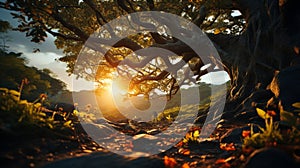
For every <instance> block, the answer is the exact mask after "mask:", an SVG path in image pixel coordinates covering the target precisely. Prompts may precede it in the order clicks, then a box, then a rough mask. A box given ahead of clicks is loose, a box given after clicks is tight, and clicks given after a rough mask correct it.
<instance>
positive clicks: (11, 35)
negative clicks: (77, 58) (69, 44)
mask: <svg viewBox="0 0 300 168" xmlns="http://www.w3.org/2000/svg"><path fill="white" fill-rule="evenodd" d="M0 16H1V18H0V19H1V20H5V21H9V22H10V24H11V25H12V26H14V27H15V26H16V25H17V21H16V20H13V19H12V17H11V15H10V13H9V12H8V11H7V10H4V9H0ZM7 36H8V38H7V39H9V41H8V42H7V45H8V46H9V48H8V50H9V51H13V52H17V53H19V52H21V53H23V56H24V57H26V58H27V59H28V60H29V66H34V67H37V68H39V69H43V68H48V69H50V70H51V71H52V72H53V73H54V74H55V75H57V78H59V79H60V80H62V81H63V82H65V83H66V84H67V89H69V90H75V91H79V90H91V89H93V88H94V85H93V83H92V82H88V81H85V80H83V79H79V80H75V79H74V82H77V84H76V88H75V87H73V82H72V81H73V78H74V75H72V76H69V75H68V73H67V72H66V64H65V63H63V62H60V61H56V59H58V58H60V57H62V56H63V53H62V50H58V49H57V48H56V46H55V45H54V40H55V38H54V37H53V36H51V35H49V34H48V38H47V39H46V41H45V42H43V43H41V44H37V43H33V42H31V41H30V38H27V37H26V36H25V33H21V32H17V31H10V32H8V34H7ZM35 48H38V49H40V52H37V53H33V50H34V49H35Z"/></svg>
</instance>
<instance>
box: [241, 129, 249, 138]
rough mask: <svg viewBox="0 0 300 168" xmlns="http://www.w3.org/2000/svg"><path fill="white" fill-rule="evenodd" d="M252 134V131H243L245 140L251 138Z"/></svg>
mask: <svg viewBox="0 0 300 168" xmlns="http://www.w3.org/2000/svg"><path fill="white" fill-rule="evenodd" d="M250 134H251V131H249V130H243V132H242V136H243V137H244V138H246V137H249V136H250Z"/></svg>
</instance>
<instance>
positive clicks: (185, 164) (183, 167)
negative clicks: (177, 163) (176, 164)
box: [181, 163, 190, 168]
mask: <svg viewBox="0 0 300 168" xmlns="http://www.w3.org/2000/svg"><path fill="white" fill-rule="evenodd" d="M181 168H190V166H189V165H188V164H187V163H184V164H183V165H182V166H181Z"/></svg>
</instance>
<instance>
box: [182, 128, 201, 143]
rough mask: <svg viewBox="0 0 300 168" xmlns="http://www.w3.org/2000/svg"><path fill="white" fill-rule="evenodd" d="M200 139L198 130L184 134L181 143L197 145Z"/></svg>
mask: <svg viewBox="0 0 300 168" xmlns="http://www.w3.org/2000/svg"><path fill="white" fill-rule="evenodd" d="M199 137H200V131H199V130H198V129H195V130H192V131H189V132H188V133H186V135H185V137H184V138H183V140H182V142H183V143H198V142H199Z"/></svg>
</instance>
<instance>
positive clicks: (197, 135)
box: [193, 130, 200, 138]
mask: <svg viewBox="0 0 300 168" xmlns="http://www.w3.org/2000/svg"><path fill="white" fill-rule="evenodd" d="M193 135H194V137H195V138H198V137H199V136H200V133H199V130H196V131H195V132H194V134H193Z"/></svg>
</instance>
